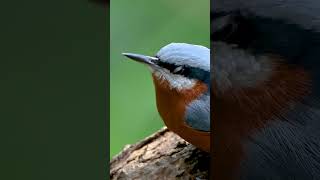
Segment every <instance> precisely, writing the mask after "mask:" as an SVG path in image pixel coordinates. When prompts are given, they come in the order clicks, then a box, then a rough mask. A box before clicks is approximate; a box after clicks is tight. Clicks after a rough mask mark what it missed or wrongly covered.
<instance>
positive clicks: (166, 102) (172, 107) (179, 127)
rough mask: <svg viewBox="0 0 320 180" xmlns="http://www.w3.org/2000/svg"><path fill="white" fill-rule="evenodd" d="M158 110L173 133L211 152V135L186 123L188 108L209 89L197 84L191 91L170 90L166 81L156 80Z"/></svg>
mask: <svg viewBox="0 0 320 180" xmlns="http://www.w3.org/2000/svg"><path fill="white" fill-rule="evenodd" d="M154 84H155V91H156V103H157V109H158V112H159V114H160V116H161V117H162V119H163V121H164V123H165V125H166V126H167V127H168V128H169V129H170V130H171V131H173V132H175V133H176V134H178V135H179V136H180V137H182V138H184V139H185V140H187V141H188V142H190V143H191V144H194V145H195V146H197V147H199V148H200V149H202V150H205V151H209V150H210V133H209V132H201V131H197V130H195V129H193V128H192V127H190V126H188V125H187V124H186V121H185V114H186V108H187V106H188V104H190V103H191V102H192V100H194V99H197V98H198V97H199V96H200V95H201V94H202V93H203V92H205V91H206V89H207V87H206V86H205V85H203V84H200V83H199V84H196V85H195V87H194V88H192V89H189V90H182V91H177V90H174V89H170V88H169V87H168V84H167V82H166V81H161V82H160V81H158V80H157V79H155V78H154Z"/></svg>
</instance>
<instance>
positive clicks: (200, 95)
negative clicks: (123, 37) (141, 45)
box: [122, 43, 211, 152]
mask: <svg viewBox="0 0 320 180" xmlns="http://www.w3.org/2000/svg"><path fill="white" fill-rule="evenodd" d="M122 54H123V55H124V56H126V57H128V58H129V59H132V60H134V61H136V62H139V63H142V64H144V65H146V66H147V67H148V68H149V69H150V71H151V74H152V79H153V83H154V87H155V93H156V105H157V109H158V112H159V114H160V116H161V118H162V119H163V121H164V124H165V125H166V126H167V128H168V129H169V130H171V131H173V132H174V133H176V134H177V135H179V136H180V137H182V138H183V139H185V140H186V141H187V142H189V143H191V144H192V145H194V146H196V147H197V148H199V149H201V150H203V151H205V152H210V89H211V88H210V84H211V81H210V49H209V48H207V47H205V46H201V45H194V44H188V43H170V44H168V45H165V46H164V47H162V48H161V49H160V50H159V51H158V52H157V53H156V55H155V56H147V55H142V54H135V53H122Z"/></svg>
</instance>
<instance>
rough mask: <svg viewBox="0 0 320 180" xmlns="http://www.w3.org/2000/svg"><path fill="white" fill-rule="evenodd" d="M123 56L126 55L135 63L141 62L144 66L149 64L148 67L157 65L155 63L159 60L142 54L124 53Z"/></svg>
mask: <svg viewBox="0 0 320 180" xmlns="http://www.w3.org/2000/svg"><path fill="white" fill-rule="evenodd" d="M122 55H124V56H126V57H128V58H130V59H132V60H134V61H137V62H140V63H143V64H147V65H156V64H155V62H156V61H158V60H159V59H158V58H156V57H152V56H145V55H142V54H133V53H122Z"/></svg>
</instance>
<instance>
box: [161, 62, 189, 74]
mask: <svg viewBox="0 0 320 180" xmlns="http://www.w3.org/2000/svg"><path fill="white" fill-rule="evenodd" d="M157 65H158V66H160V67H162V68H165V69H167V70H169V71H170V72H171V73H173V74H180V75H184V76H187V75H188V72H190V69H191V67H189V66H185V65H176V64H171V63H167V62H163V61H157ZM177 68H180V70H177Z"/></svg>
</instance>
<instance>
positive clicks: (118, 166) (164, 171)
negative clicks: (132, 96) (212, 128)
mask: <svg viewBox="0 0 320 180" xmlns="http://www.w3.org/2000/svg"><path fill="white" fill-rule="evenodd" d="M209 165H210V156H209V154H208V153H205V152H203V151H201V150H199V149H197V148H195V147H194V146H193V145H191V144H189V143H188V142H186V141H184V140H183V139H182V138H180V137H179V136H177V135H176V134H174V133H173V132H171V131H169V130H168V129H167V128H163V129H161V130H160V131H158V132H156V133H155V134H153V135H151V136H149V137H147V138H146V139H144V140H142V141H141V142H138V143H137V144H134V145H129V146H126V147H125V148H124V150H123V151H122V152H120V154H118V155H117V156H115V157H114V158H113V159H112V160H111V162H110V179H113V180H126V179H130V180H135V179H139V180H143V179H146V180H153V179H161V180H165V179H197V180H201V179H209V178H208V176H209V175H208V171H209Z"/></svg>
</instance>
